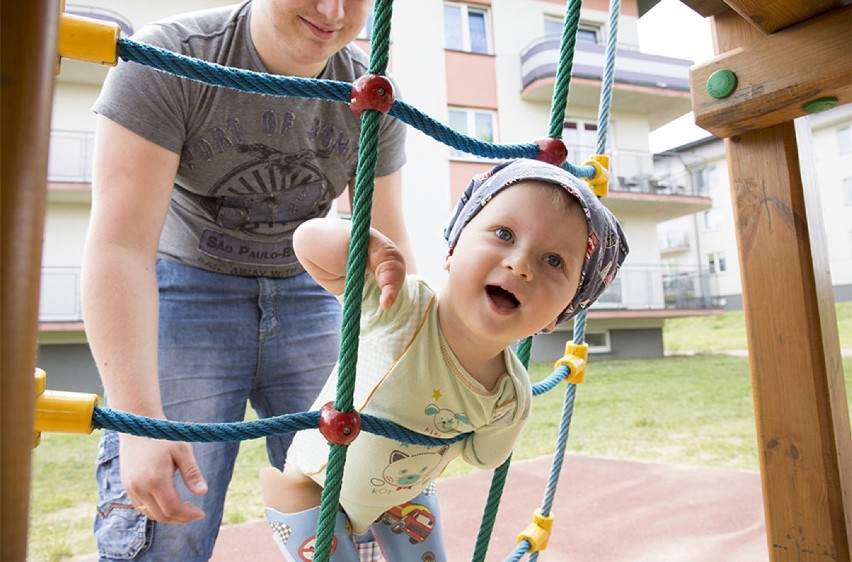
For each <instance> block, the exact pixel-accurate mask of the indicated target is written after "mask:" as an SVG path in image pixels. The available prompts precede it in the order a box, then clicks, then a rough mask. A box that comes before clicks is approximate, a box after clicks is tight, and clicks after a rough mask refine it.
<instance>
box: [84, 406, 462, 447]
mask: <svg viewBox="0 0 852 562" xmlns="http://www.w3.org/2000/svg"><path fill="white" fill-rule="evenodd" d="M319 417H320V413H319V411H317V410H314V411H311V412H298V413H295V414H285V415H282V416H274V417H270V418H262V419H259V420H252V421H242V422H229V423H194V422H179V421H169V420H161V419H156V418H148V417H145V416H137V415H135V414H129V413H127V412H121V411H118V410H111V409H109V408H101V407H95V409H94V411H93V412H92V429H111V430H113V431H118V432H120V433H127V434H130V435H138V436H140V437H151V438H154V439H164V440H167V441H188V442H193V443H214V442H220V441H246V440H248V439H257V438H259V437H269V436H271V435H280V434H282V433H290V432H293V431H301V430H303V429H316V428H317V427H319ZM361 431H366V432H367V433H372V434H374V435H380V436H382V437H387V438H388V439H391V440H393V441H399V442H400V443H411V444H413V445H428V446H443V445H450V444H452V443H456V442H458V441H463V440H464V439H466V438H467V437H469V436H470V433H462V434H459V435H456V436H454V437H448V438H440V437H432V436H430V435H425V434H423V433H418V432H416V431H412V430H410V429H408V428H406V427H403V426H401V425H398V424H396V423H394V422H392V421H390V420H386V419H383V418H379V417H376V416H371V415H370V414H361Z"/></svg>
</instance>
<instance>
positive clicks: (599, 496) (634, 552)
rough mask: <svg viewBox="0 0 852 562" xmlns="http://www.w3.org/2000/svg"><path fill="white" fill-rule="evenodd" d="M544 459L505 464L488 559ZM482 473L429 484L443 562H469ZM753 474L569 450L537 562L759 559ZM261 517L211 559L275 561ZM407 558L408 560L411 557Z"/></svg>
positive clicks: (225, 535) (526, 505)
mask: <svg viewBox="0 0 852 562" xmlns="http://www.w3.org/2000/svg"><path fill="white" fill-rule="evenodd" d="M550 465H551V457H549V456H548V457H540V458H537V459H532V460H527V461H519V462H515V463H512V468H511V470H510V472H509V476H508V478H507V480H506V487H505V490H504V494H503V499H502V502H501V504H500V512H499V514H498V516H497V522H496V524H495V526H494V530H493V533H492V535H491V541H490V543H489V549H488V555H487V557H486V560H487V562H496V561H502V560H504V559H505V558H506V557H507V556H508V555H509V554H510V553H511V552H512V549H513V548H514V547H515V544H516V542H517V536H518V534H519V533H520V532H521V531H522V530H523V529H524V528H525V527H526V526H527V525H528V524H529V523H530V522H531V521H532V514H533V510H534V509H535V508H536V507H538V506H540V505H541V501H542V498H543V494H544V490H545V488H546V485H547V479H548V475H549V473H550ZM490 484H491V472H490V471H489V472H484V471H478V472H475V473H472V474H467V475H464V476H458V477H453V478H447V479H442V480H439V481H438V490H439V493H440V497H441V505H442V516H443V521H444V537H445V542H446V544H447V554H448V557H449V560H450V562H463V561H466V560H470V559H471V553H472V552H473V547H474V543H475V542H476V534H477V531H478V528H479V522H480V520H481V517H482V508H483V506H484V504H485V499H486V497H487V495H488V488H489V486H490ZM760 487H761V485H760V475H759V474H757V473H756V472H748V471H740V470H726V469H715V468H702V467H692V466H679V465H666V464H658V463H651V462H643V461H631V460H614V459H605V458H599V457H590V456H585V455H577V454H569V455H568V456H567V457H566V458H565V462H564V464H563V467H562V471H561V475H560V481H559V488H558V490H557V493H556V496H555V500H554V503H553V510H552V512H553V514H554V516H555V520H554V525H553V532H552V535H551V537H550V543H549V546H548V548H547V550H546V551H544V552H542V553H541V555H540V556H539V558H540V559H541V560H542V561H545V560H551V561H557V562H628V561H630V562H637V561H639V562H721V561H724V562H767V561H768V560H769V554H768V547H767V543H766V531H765V523H764V518H763V504H762V498H761V490H760ZM281 559H282V558H281V555H280V554H279V553H278V550H277V548H276V547H275V545H274V543H273V542H272V537H271V534H270V532H269V526H268V525H267V523H266V521H265V520H258V521H253V522H250V523H245V524H242V525H235V526H229V527H224V528H223V529H222V530H221V532H220V534H219V540H218V542H217V544H216V549H215V551H214V553H213V558H212V561H213V562H234V561H239V560H252V561H253V562H267V561H268V562H272V561H280V560H281ZM412 562H416V561H412Z"/></svg>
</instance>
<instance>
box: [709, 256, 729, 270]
mask: <svg viewBox="0 0 852 562" xmlns="http://www.w3.org/2000/svg"><path fill="white" fill-rule="evenodd" d="M707 269H709V270H710V273H725V272H726V271H728V262H727V260H726V259H725V252H713V253H712V254H707Z"/></svg>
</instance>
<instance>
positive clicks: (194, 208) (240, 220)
mask: <svg viewBox="0 0 852 562" xmlns="http://www.w3.org/2000/svg"><path fill="white" fill-rule="evenodd" d="M250 10H251V2H246V3H243V4H241V5H239V6H236V7H235V6H230V7H225V8H218V9H213V10H206V11H203V12H196V13H193V14H186V15H182V16H178V17H176V18H173V19H168V20H164V21H161V22H158V23H154V24H151V25H148V26H146V27H144V28H142V29H141V30H140V31H139V32H138V33H136V34H135V35H134V37H133V38H134V40H136V41H139V42H142V43H148V44H152V45H156V46H159V47H162V48H164V49H167V50H169V51H174V52H178V53H182V54H184V55H187V56H190V57H194V58H198V59H202V60H206V61H210V62H215V63H218V64H221V65H224V66H229V67H236V68H244V69H248V70H254V71H258V72H267V70H266V69H265V68H264V66H263V64H262V63H261V61H260V58H259V57H258V55H257V52H256V51H255V49H254V45H253V43H252V41H251V35H250V31H249V13H250ZM367 67H368V59H367V56H366V55H365V54H364V52H363V51H361V50H360V49H359V48H358V47H356V46H354V45H349V46H347V47H346V48H344V49H343V50H341V51H340V52H339V53H337V54H335V55H334V56H333V57H332V58H331V59H330V60H329V62H328V64H327V65H326V68H325V70H323V72H322V74H321V75H320V78H323V79H328V80H339V81H344V82H352V81H353V80H354V79H355V78H357V77H358V76H361V75H362V74H364V73H366V71H367ZM94 110H95V112H97V113H99V114H100V115H103V116H104V117H107V118H109V119H111V120H112V121H115V122H116V123H119V124H120V125H122V126H124V127H126V128H127V129H129V130H131V131H133V132H134V133H136V134H138V135H140V136H142V137H144V138H146V139H148V140H150V141H152V142H154V143H156V144H158V145H160V146H162V147H164V148H166V149H168V150H171V151H173V152H175V153H178V154H180V165H179V167H178V170H177V176H176V178H175V187H174V191H173V194H172V201H171V204H170V206H169V212H168V215H167V217H166V223H165V226H164V229H163V232H162V235H161V238H160V246H159V255H160V256H161V257H164V258H167V259H170V260H173V261H177V262H180V263H184V264H187V265H191V266H194V267H200V268H203V269H207V270H210V271H217V272H221V273H228V274H233V275H244V276H266V277H289V276H292V275H296V274H298V273H300V272H302V271H303V269H302V267H301V266H300V265H299V262H298V261H297V260H296V256H295V255H294V253H293V245H292V235H293V231H294V230H295V229H296V227H297V226H298V225H299V224H300V223H301V222H302V221H304V220H307V219H309V218H313V217H319V216H324V215H325V214H326V213H327V212H328V210H329V208H330V205H331V202H332V200H333V199H334V198H335V197H337V196H338V195H340V194H341V193H342V192H343V190H344V189H345V188H346V185H347V184H350V183H351V184H352V185H353V186H354V183H355V182H354V178H355V169H356V164H357V159H358V134H359V131H360V119H359V118H358V117H357V116H355V115H354V114H353V113H352V111H351V110H350V109H349V106H348V105H347V104H345V103H340V102H336V101H326V100H317V99H304V98H295V97H278V96H266V95H260V94H254V93H248V92H241V91H237V90H232V89H228V88H220V87H215V86H208V85H206V84H202V83H200V82H195V81H192V80H189V79H186V78H180V77H177V76H174V75H171V74H167V73H163V72H159V71H157V70H153V69H151V68H149V67H147V66H143V65H139V64H136V63H127V62H121V63H119V65H118V66H117V67H116V68H114V69H112V70H111V71H110V73H109V75H108V77H107V80H106V82H105V83H104V87H103V90H102V91H101V94H100V97H99V98H98V100H97V101H96V102H95V106H94ZM404 139H405V125H404V124H403V123H401V122H399V121H397V120H396V119H393V118H391V117H387V116H386V117H384V120H383V123H382V127H381V137H380V146H379V160H378V166H377V170H376V175H377V176H384V175H388V174H390V173H393V172H395V171H397V170H399V169H400V168H401V167H402V165H403V164H404V162H405V152H404ZM107 181H108V180H107Z"/></svg>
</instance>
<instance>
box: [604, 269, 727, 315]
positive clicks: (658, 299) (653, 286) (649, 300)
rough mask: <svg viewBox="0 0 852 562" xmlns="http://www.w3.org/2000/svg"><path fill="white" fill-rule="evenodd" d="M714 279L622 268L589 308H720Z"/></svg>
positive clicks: (686, 272) (684, 272)
mask: <svg viewBox="0 0 852 562" xmlns="http://www.w3.org/2000/svg"><path fill="white" fill-rule="evenodd" d="M721 306H722V304H721V299H720V295H719V286H718V280H717V278H716V275H714V274H711V273H709V272H707V271H697V270H694V269H692V270H690V269H681V270H676V271H672V270H671V269H670V268H668V267H666V266H664V265H626V266H623V267H622V268H621V271H620V272H619V273H618V277H616V278H615V280H614V281H613V283H612V285H610V286H609V288H608V289H607V290H606V292H604V294H603V295H601V297H600V298H599V299H598V301H597V302H596V303H595V304H594V305H593V306H592V310H596V309H597V310H606V309H623V310H661V309H666V308H670V309H671V308H674V309H695V308H698V309H709V308H721Z"/></svg>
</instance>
